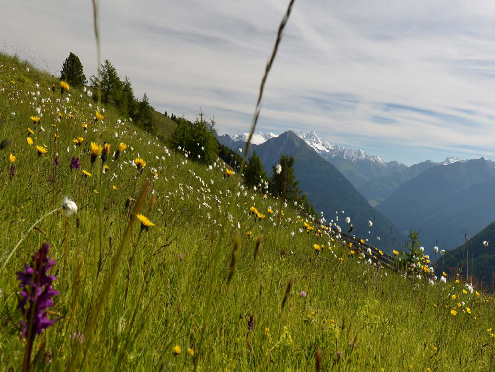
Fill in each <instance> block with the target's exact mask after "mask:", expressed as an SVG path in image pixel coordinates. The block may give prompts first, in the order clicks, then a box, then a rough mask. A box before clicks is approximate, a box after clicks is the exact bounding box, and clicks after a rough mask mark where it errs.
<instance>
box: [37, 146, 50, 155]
mask: <svg viewBox="0 0 495 372" xmlns="http://www.w3.org/2000/svg"><path fill="white" fill-rule="evenodd" d="M36 150H38V155H44V154H46V153H47V152H48V150H47V149H45V148H44V147H41V146H39V145H36Z"/></svg>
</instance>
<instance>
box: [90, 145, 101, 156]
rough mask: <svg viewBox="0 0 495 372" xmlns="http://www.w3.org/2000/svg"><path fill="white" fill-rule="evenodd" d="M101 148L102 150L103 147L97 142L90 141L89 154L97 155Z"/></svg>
mask: <svg viewBox="0 0 495 372" xmlns="http://www.w3.org/2000/svg"><path fill="white" fill-rule="evenodd" d="M101 150H103V147H101V146H100V145H98V144H97V143H94V142H91V154H94V155H96V156H99V155H100V154H101Z"/></svg>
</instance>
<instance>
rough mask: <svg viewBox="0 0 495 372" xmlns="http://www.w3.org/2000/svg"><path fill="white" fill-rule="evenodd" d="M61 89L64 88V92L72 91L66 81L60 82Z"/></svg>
mask: <svg viewBox="0 0 495 372" xmlns="http://www.w3.org/2000/svg"><path fill="white" fill-rule="evenodd" d="M60 88H62V89H63V90H69V89H70V87H69V84H67V83H66V82H65V81H61V82H60Z"/></svg>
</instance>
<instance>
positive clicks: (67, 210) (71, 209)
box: [62, 196, 77, 217]
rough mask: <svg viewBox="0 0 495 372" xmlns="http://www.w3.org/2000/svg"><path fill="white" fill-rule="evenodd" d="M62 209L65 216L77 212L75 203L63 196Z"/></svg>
mask: <svg viewBox="0 0 495 372" xmlns="http://www.w3.org/2000/svg"><path fill="white" fill-rule="evenodd" d="M62 210H63V211H64V214H65V216H66V217H69V216H70V215H72V214H75V213H77V205H76V203H74V202H73V201H72V200H70V199H69V198H68V197H67V196H65V197H64V202H63V204H62Z"/></svg>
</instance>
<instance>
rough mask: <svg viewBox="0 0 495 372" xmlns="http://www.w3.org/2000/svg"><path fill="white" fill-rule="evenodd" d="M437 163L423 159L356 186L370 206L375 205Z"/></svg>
mask: <svg viewBox="0 0 495 372" xmlns="http://www.w3.org/2000/svg"><path fill="white" fill-rule="evenodd" d="M436 165H438V164H437V163H434V162H432V161H429V160H427V161H424V162H421V163H419V164H414V165H411V166H410V167H407V168H406V169H401V170H399V171H397V172H395V173H393V174H387V175H385V176H381V177H378V178H374V179H371V180H370V181H368V182H366V183H365V184H364V185H362V186H359V187H356V188H357V189H358V191H359V192H360V193H361V195H363V196H364V197H365V198H366V199H367V200H368V202H369V203H370V205H371V206H372V207H376V206H377V205H378V204H380V203H381V202H382V201H384V200H385V199H387V198H388V197H389V196H390V195H392V194H393V193H394V191H395V190H397V189H398V188H399V187H400V186H401V185H403V184H404V183H405V182H406V181H409V180H411V179H413V178H414V177H416V176H418V175H420V174H421V173H423V172H424V171H425V170H427V169H430V168H431V167H434V166H436Z"/></svg>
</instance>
